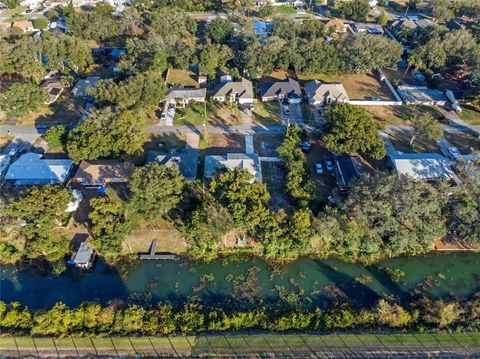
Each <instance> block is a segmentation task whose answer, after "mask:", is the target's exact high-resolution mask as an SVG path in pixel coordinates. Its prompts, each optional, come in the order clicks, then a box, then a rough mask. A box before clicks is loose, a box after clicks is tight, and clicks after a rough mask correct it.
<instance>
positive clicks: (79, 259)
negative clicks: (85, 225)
mask: <svg viewBox="0 0 480 359" xmlns="http://www.w3.org/2000/svg"><path fill="white" fill-rule="evenodd" d="M94 258H95V249H94V248H93V246H92V245H91V244H90V243H89V242H88V241H85V242H82V243H81V244H80V247H79V248H78V251H77V252H76V253H75V254H74V255H73V256H72V263H73V264H74V265H75V266H76V267H78V268H81V269H88V268H91V266H92V264H93V260H94Z"/></svg>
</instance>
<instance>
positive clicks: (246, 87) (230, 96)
mask: <svg viewBox="0 0 480 359" xmlns="http://www.w3.org/2000/svg"><path fill="white" fill-rule="evenodd" d="M213 99H214V100H215V101H219V102H227V101H228V102H230V103H233V102H238V103H239V104H251V103H253V102H255V99H254V96H253V85H252V81H250V80H247V79H246V78H244V77H242V78H241V79H240V80H237V81H229V82H223V83H221V84H219V85H218V87H217V88H216V89H215V93H214V95H213Z"/></svg>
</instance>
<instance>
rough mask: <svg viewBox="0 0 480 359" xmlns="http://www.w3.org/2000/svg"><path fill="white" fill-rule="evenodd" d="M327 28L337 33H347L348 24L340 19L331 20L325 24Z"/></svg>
mask: <svg viewBox="0 0 480 359" xmlns="http://www.w3.org/2000/svg"><path fill="white" fill-rule="evenodd" d="M325 27H326V28H327V29H332V31H334V32H336V33H344V32H347V29H348V24H346V23H345V22H344V21H343V20H340V19H336V18H334V19H330V20H328V21H327V22H326V23H325Z"/></svg>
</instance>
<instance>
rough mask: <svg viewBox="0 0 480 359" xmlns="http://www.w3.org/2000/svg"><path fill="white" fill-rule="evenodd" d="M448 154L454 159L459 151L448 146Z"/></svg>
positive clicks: (458, 154)
mask: <svg viewBox="0 0 480 359" xmlns="http://www.w3.org/2000/svg"><path fill="white" fill-rule="evenodd" d="M448 154H449V156H450V158H452V159H454V160H456V159H457V158H458V157H460V156H461V154H460V151H459V150H458V148H456V147H449V148H448Z"/></svg>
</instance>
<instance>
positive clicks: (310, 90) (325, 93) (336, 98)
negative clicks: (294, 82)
mask: <svg viewBox="0 0 480 359" xmlns="http://www.w3.org/2000/svg"><path fill="white" fill-rule="evenodd" d="M304 88H305V92H306V95H307V100H308V103H309V104H310V105H311V106H326V105H331V104H332V103H334V102H342V103H346V102H348V101H349V100H350V98H349V97H348V95H347V91H346V90H345V87H343V85H342V84H341V83H339V82H333V83H325V82H321V81H318V80H313V81H310V82H307V83H306V84H305V86H304Z"/></svg>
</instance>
